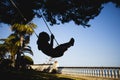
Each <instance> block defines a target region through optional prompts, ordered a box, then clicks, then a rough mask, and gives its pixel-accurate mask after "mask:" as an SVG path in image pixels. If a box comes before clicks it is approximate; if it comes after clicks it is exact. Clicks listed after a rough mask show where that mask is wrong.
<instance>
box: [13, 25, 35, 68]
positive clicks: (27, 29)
mask: <svg viewBox="0 0 120 80" xmlns="http://www.w3.org/2000/svg"><path fill="white" fill-rule="evenodd" d="M36 27H37V26H36V25H35V24H33V23H28V24H26V25H25V24H14V25H12V26H11V30H12V31H14V33H15V34H17V36H18V37H19V41H20V44H19V48H18V52H17V59H18V64H17V66H18V67H19V65H20V64H19V63H20V60H21V59H20V58H21V54H22V53H23V52H22V50H23V49H24V47H25V46H26V44H28V43H29V38H30V35H32V33H33V32H34V28H36Z"/></svg>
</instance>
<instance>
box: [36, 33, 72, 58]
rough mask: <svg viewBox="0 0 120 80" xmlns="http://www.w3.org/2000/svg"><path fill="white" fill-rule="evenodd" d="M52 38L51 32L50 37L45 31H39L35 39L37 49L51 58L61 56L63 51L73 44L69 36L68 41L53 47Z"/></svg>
mask: <svg viewBox="0 0 120 80" xmlns="http://www.w3.org/2000/svg"><path fill="white" fill-rule="evenodd" d="M53 39H54V35H53V34H51V38H50V37H49V35H48V34H47V33H46V32H41V33H40V34H39V37H38V40H37V45H38V49H39V50H41V51H42V52H43V53H45V54H46V55H48V56H50V57H52V58H55V57H61V56H63V54H64V52H65V51H66V50H67V49H68V48H69V47H71V46H73V45H74V39H73V38H71V40H70V41H69V42H67V43H64V44H60V45H58V46H57V47H55V48H53ZM49 41H50V42H49Z"/></svg>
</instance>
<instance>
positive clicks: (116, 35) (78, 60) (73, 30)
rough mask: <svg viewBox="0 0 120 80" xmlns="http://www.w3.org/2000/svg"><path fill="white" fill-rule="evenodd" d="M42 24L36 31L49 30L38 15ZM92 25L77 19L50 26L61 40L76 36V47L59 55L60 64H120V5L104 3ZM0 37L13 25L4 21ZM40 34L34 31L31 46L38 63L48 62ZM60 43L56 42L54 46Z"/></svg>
mask: <svg viewBox="0 0 120 80" xmlns="http://www.w3.org/2000/svg"><path fill="white" fill-rule="evenodd" d="M32 22H34V23H35V24H36V25H37V26H38V27H37V28H36V29H35V32H36V33H37V34H39V33H40V32H42V31H45V32H48V33H49V34H50V32H49V31H48V29H47V27H46V25H45V23H44V21H43V20H42V19H38V18H34V19H33V21H32ZM89 24H91V27H89V28H83V27H82V26H78V25H75V24H74V22H70V23H65V24H61V25H54V26H50V25H49V27H50V29H51V31H52V32H53V34H54V36H55V38H56V39H57V41H58V43H59V44H61V43H65V42H68V41H69V40H70V39H71V38H72V37H73V38H74V39H75V44H74V46H72V47H70V48H69V49H68V51H66V52H65V54H64V55H63V56H62V57H59V58H56V59H55V60H57V61H58V62H59V65H60V66H119V67H120V8H116V7H115V5H113V4H112V3H108V4H106V5H104V9H102V11H101V13H100V14H99V16H97V17H95V19H93V20H91V21H90V22H89ZM0 26H1V27H0V38H7V37H8V36H9V35H10V34H11V33H12V32H11V30H10V27H9V25H5V24H0ZM36 41H37V37H36V35H35V34H33V35H32V36H31V38H30V44H29V45H30V46H31V47H32V50H33V52H34V56H31V55H29V54H27V53H26V55H29V56H31V57H32V59H33V60H34V64H42V63H46V62H47V61H48V60H49V57H48V56H46V55H45V54H43V53H42V52H41V51H39V50H38V49H37V45H36ZM55 46H57V44H56V43H55V44H54V47H55Z"/></svg>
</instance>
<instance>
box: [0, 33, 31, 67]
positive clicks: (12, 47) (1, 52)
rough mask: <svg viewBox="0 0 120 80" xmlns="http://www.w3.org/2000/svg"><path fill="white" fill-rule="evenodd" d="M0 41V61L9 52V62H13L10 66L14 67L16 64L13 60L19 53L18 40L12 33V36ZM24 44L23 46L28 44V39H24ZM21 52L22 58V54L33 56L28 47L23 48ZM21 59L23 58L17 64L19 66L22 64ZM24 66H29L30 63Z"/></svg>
mask: <svg viewBox="0 0 120 80" xmlns="http://www.w3.org/2000/svg"><path fill="white" fill-rule="evenodd" d="M0 41H3V42H2V43H1V44H0V59H1V60H4V56H5V54H6V53H7V52H9V53H10V56H11V61H12V62H13V63H12V64H11V65H12V66H13V67H14V65H15V64H17V62H16V60H17V59H15V55H16V54H17V53H18V52H19V47H20V38H19V37H18V36H17V34H15V33H14V34H11V35H10V36H9V37H8V38H7V39H0ZM24 42H25V44H27V43H28V42H29V41H28V38H25V41H24ZM21 51H22V54H23V56H25V54H24V53H30V54H31V55H33V52H32V50H31V47H30V46H24V47H23V48H22V50H21ZM22 59H24V58H21V61H20V62H19V63H20V64H21V62H23V60H22ZM27 59H28V58H27ZM27 59H25V60H27ZM27 61H30V62H32V61H33V60H27ZM26 64H30V63H26ZM21 65H22V64H21ZM24 65H25V64H24Z"/></svg>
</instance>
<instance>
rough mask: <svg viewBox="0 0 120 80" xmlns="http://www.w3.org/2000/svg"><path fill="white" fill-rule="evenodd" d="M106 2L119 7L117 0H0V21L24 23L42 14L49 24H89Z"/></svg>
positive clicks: (119, 3) (119, 2)
mask: <svg viewBox="0 0 120 80" xmlns="http://www.w3.org/2000/svg"><path fill="white" fill-rule="evenodd" d="M108 2H113V3H115V4H116V6H117V7H120V1H119V0H0V23H6V24H11V25H12V24H14V23H23V24H26V23H28V22H30V21H31V20H32V19H33V18H34V16H37V17H39V18H41V14H43V16H44V18H45V19H46V21H47V22H49V23H50V24H51V25H53V24H58V23H66V22H70V21H73V22H75V24H77V25H83V26H89V25H88V22H89V20H90V19H94V18H95V17H96V16H98V15H99V14H100V11H101V9H102V8H103V6H102V5H103V4H105V3H108ZM25 19H26V20H25Z"/></svg>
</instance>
